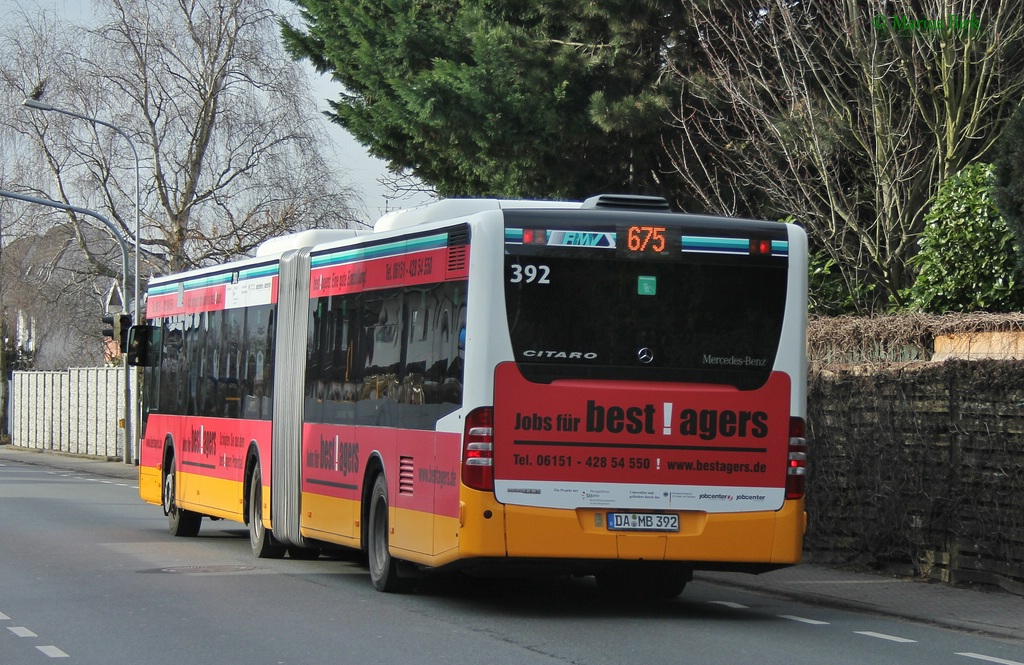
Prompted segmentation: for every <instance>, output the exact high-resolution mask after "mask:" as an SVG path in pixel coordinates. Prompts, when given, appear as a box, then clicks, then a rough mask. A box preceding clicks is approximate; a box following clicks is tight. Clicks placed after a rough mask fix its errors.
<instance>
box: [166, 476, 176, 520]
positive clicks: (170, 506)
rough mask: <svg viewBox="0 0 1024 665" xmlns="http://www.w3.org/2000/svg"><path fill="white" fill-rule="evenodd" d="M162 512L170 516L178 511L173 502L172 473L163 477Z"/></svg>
mask: <svg viewBox="0 0 1024 665" xmlns="http://www.w3.org/2000/svg"><path fill="white" fill-rule="evenodd" d="M164 512H165V513H167V514H168V515H171V516H172V517H173V516H174V515H175V514H176V513H177V512H178V510H177V506H176V505H175V503H174V473H168V474H167V476H165V477H164Z"/></svg>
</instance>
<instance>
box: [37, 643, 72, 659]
mask: <svg viewBox="0 0 1024 665" xmlns="http://www.w3.org/2000/svg"><path fill="white" fill-rule="evenodd" d="M36 648H37V649H39V650H40V651H42V652H43V653H44V654H46V655H47V656H49V657H50V658H70V657H71V656H69V655H67V654H66V653H64V652H63V651H61V650H60V649H58V648H57V647H55V646H53V645H52V644H49V645H47V646H44V647H36Z"/></svg>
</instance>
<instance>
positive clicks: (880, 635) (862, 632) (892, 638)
mask: <svg viewBox="0 0 1024 665" xmlns="http://www.w3.org/2000/svg"><path fill="white" fill-rule="evenodd" d="M853 632H855V633H857V634H858V635H867V636H868V637H877V638H878V639H880V640H889V641H890V642H899V643H900V644H914V643H916V642H917V640H909V639H907V638H905V637H897V636H896V635H886V634H885V633H875V632H873V631H870V630H855V631H853Z"/></svg>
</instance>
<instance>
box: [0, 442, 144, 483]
mask: <svg viewBox="0 0 1024 665" xmlns="http://www.w3.org/2000/svg"><path fill="white" fill-rule="evenodd" d="M7 462H17V463H19V464H32V465H38V466H45V467H49V468H51V469H62V470H65V471H77V472H79V473H83V474H92V475H95V476H102V477H104V478H120V479H125V480H136V481H137V480H138V479H139V467H137V466H135V465H133V464H125V463H124V462H121V461H110V460H108V459H107V458H106V457H94V456H89V455H71V454H69V453H57V452H51V451H48V450H35V449H31V448H16V447H14V446H11V445H6V446H0V464H5V463H7Z"/></svg>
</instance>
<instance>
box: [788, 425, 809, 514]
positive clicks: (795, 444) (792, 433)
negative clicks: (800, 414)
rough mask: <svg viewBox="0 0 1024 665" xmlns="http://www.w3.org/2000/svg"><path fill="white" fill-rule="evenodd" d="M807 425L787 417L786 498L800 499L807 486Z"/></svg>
mask: <svg viewBox="0 0 1024 665" xmlns="http://www.w3.org/2000/svg"><path fill="white" fill-rule="evenodd" d="M806 437H807V425H806V424H805V423H804V419H803V418H790V419H789V461H788V462H787V463H786V498H787V499H801V498H803V496H804V491H805V489H806V487H807V438H806Z"/></svg>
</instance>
